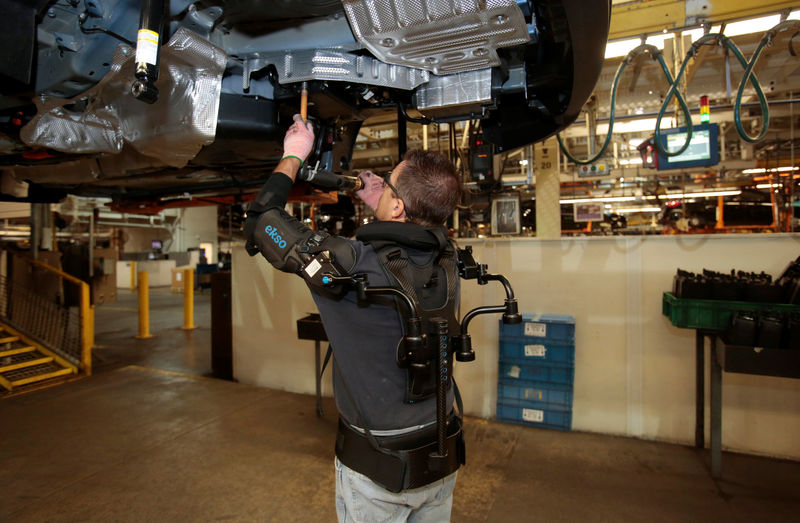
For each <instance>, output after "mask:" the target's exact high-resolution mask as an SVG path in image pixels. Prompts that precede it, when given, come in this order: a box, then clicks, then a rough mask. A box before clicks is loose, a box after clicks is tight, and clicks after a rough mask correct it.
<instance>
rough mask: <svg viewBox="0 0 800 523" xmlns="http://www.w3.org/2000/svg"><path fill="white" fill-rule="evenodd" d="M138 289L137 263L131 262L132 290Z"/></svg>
mask: <svg viewBox="0 0 800 523" xmlns="http://www.w3.org/2000/svg"><path fill="white" fill-rule="evenodd" d="M135 288H136V262H135V261H131V290H133V289H135Z"/></svg>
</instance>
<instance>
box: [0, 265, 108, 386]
mask: <svg viewBox="0 0 800 523" xmlns="http://www.w3.org/2000/svg"><path fill="white" fill-rule="evenodd" d="M22 267H24V271H26V272H27V274H17V275H16V277H11V278H9V277H6V276H4V275H0V386H2V387H3V388H5V389H6V390H8V391H17V390H19V388H20V387H23V386H26V385H31V384H41V383H42V382H46V381H48V380H53V379H55V378H61V377H64V376H70V375H78V374H84V375H90V374H91V373H92V364H91V348H92V344H93V341H94V310H93V307H92V306H91V304H90V298H89V286H88V284H86V283H85V282H83V281H81V280H79V279H78V278H75V277H73V276H71V275H69V274H66V273H64V272H62V271H60V270H58V269H55V268H53V267H51V266H49V265H47V264H44V263H42V262H39V261H35V260H27V259H26V260H24V263H23V264H22ZM45 275H46V276H47V277H49V278H53V276H55V277H57V281H58V286H57V292H56V293H55V294H54V295H51V296H47V295H45V294H44V293H43V292H42V291H41V290H40V289H37V288H33V287H36V286H33V285H25V284H24V283H22V282H36V281H37V280H40V279H42V278H43V277H44V276H45Z"/></svg>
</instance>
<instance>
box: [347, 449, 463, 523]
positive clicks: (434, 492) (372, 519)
mask: <svg viewBox="0 0 800 523" xmlns="http://www.w3.org/2000/svg"><path fill="white" fill-rule="evenodd" d="M335 465H336V515H337V516H338V517H339V521H340V522H341V523H351V522H352V523H377V522H387V523H388V522H400V521H409V522H414V523H433V522H441V521H450V510H451V509H452V507H453V487H455V485H456V475H457V474H458V471H456V472H453V473H452V474H450V475H449V476H447V477H444V478H442V479H440V480H437V481H434V482H433V483H431V484H429V485H425V486H424V487H419V488H415V489H409V490H404V491H402V492H398V493H397V494H395V493H394V492H389V491H388V490H386V489H385V488H383V487H381V486H380V485H378V484H377V483H375V482H374V481H372V480H371V479H369V478H368V477H367V476H365V475H363V474H360V473H358V472H356V471H355V470H352V469H350V468H348V467H346V466H345V465H344V464H342V462H341V461H339V458H335Z"/></svg>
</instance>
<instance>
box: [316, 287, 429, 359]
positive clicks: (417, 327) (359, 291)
mask: <svg viewBox="0 0 800 523" xmlns="http://www.w3.org/2000/svg"><path fill="white" fill-rule="evenodd" d="M322 283H323V284H324V285H336V284H345V285H348V286H350V287H351V288H353V289H354V290H355V292H356V298H357V299H358V301H359V303H367V302H369V301H370V299H369V298H370V296H395V297H398V298H400V303H403V304H404V305H405V307H406V312H407V313H408V314H407V321H406V335H405V336H404V338H403V343H402V344H401V346H404V347H405V349H406V350H404V351H403V352H404V353H405V355H406V356H407V355H408V353H409V351H414V350H415V349H417V348H421V347H422V345H424V339H425V336H424V334H423V332H422V317H421V316H420V315H419V310H418V309H417V304H416V303H414V300H412V299H411V297H410V296H409V295H408V294H406V293H405V292H403V291H401V290H400V289H395V288H394V287H370V286H369V279H368V278H367V275H366V274H354V275H352V276H336V275H333V274H330V273H326V274H323V275H322ZM405 361H407V360H406V359H405V358H403V361H401V358H400V354H399V353H398V363H402V362H405ZM401 366H403V365H401Z"/></svg>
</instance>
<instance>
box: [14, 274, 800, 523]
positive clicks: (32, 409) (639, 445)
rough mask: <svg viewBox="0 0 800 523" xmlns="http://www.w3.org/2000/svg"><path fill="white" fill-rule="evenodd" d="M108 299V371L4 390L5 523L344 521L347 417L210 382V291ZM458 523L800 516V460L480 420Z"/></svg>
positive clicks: (103, 350) (104, 366)
mask: <svg viewBox="0 0 800 523" xmlns="http://www.w3.org/2000/svg"><path fill="white" fill-rule="evenodd" d="M151 303H152V321H153V324H152V326H151V331H152V332H153V333H155V334H156V335H157V337H155V338H153V339H150V340H136V339H134V338H133V337H132V335H133V334H134V333H135V332H136V321H137V320H136V315H135V297H134V296H133V295H131V294H129V293H126V292H125V291H121V292H120V299H119V301H118V302H117V303H114V304H109V305H104V306H101V307H99V308H98V310H97V344H98V348H97V349H96V350H95V368H96V372H95V374H94V375H93V376H92V377H90V378H87V379H82V380H78V381H73V382H70V383H66V384H63V385H60V386H58V387H54V388H50V389H46V390H40V391H37V392H32V393H29V394H25V395H20V396H14V397H9V398H6V399H2V400H0V427H2V430H0V521H4V522H5V521H9V522H16V521H20V522H21V521H24V522H38V521H210V520H232V521H280V522H287V521H303V522H305V521H309V522H317V521H335V519H336V516H335V509H334V501H333V496H334V494H333V489H334V479H333V441H334V436H335V429H336V415H335V407H334V405H333V401H332V400H330V399H328V400H326V401H325V412H326V414H325V416H324V417H323V418H317V417H316V415H315V407H314V404H315V400H314V398H313V397H312V396H307V395H299V394H291V393H287V392H282V391H275V390H269V389H263V388H257V387H251V386H246V385H240V384H237V383H233V382H227V381H222V380H217V379H213V378H210V377H206V375H208V374H209V371H210V363H209V362H210V356H209V347H210V329H209V327H208V326H209V318H210V313H209V304H210V296H209V295H208V293H206V294H199V295H198V296H197V298H196V303H197V309H196V315H195V317H196V323H197V324H198V325H200V326H201V327H200V328H199V329H197V330H194V331H190V332H184V331H183V330H181V329H180V326H181V324H182V321H183V316H182V309H181V304H182V301H181V296H180V295H172V294H170V293H169V292H168V291H166V290H155V291H154V292H153V294H152V297H151ZM466 435H467V466H466V467H464V468H462V469H461V471H460V472H459V478H458V482H457V485H456V493H455V502H454V508H453V518H452V520H453V521H456V522H473V521H491V522H517V521H548V522H549V521H626V522H627V521H647V522H658V521H670V522H671V521H798V519H800V518H798V515H800V463H797V462H786V461H778V460H771V459H765V458H758V457H752V456H743V455H734V454H729V453H726V454H724V456H723V476H724V477H723V479H722V480H719V481H714V480H712V479H711V478H710V476H709V464H708V461H709V457H708V452H707V451H698V450H695V449H694V448H691V447H684V446H678V445H668V444H663V443H654V442H649V441H641V440H635V439H629V438H620V437H612V436H603V435H597V434H587V433H578V432H559V431H550V430H545V429H534V428H529V427H522V426H517V425H508V424H502V423H495V422H487V421H485V420H479V419H468V420H467V422H466Z"/></svg>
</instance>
